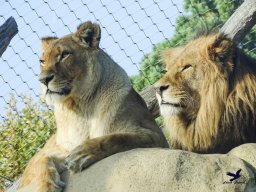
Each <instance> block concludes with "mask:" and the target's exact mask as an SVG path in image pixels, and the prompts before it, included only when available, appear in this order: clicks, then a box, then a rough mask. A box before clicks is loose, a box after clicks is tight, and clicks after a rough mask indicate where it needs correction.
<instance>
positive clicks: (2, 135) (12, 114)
mask: <svg viewBox="0 0 256 192" xmlns="http://www.w3.org/2000/svg"><path fill="white" fill-rule="evenodd" d="M242 2H243V1H242V0H235V1H234V0H211V1H208V0H183V1H181V0H130V1H127V0H51V1H49V0H48V1H47V0H37V1H28V0H0V25H2V24H3V23H4V22H5V21H6V20H7V19H8V18H9V17H10V16H12V17H14V18H15V20H16V22H17V24H18V29H19V32H18V34H17V35H16V36H15V37H14V38H13V39H12V41H11V43H10V45H9V46H8V48H7V50H6V51H5V52H4V54H3V55H2V57H1V58H0V140H1V143H0V149H1V151H0V190H1V189H2V190H3V189H5V188H6V187H8V186H10V185H12V183H13V181H14V180H15V179H17V178H18V177H19V176H20V174H21V173H22V171H23V170H24V167H25V166H26V163H27V161H28V159H30V158H31V157H32V155H33V154H34V153H35V152H37V151H38V150H39V149H40V147H41V146H42V145H43V144H44V143H45V141H46V140H47V139H48V138H49V136H50V135H51V134H52V133H53V132H54V129H55V122H54V119H53V116H52V112H51V110H50V109H49V108H48V107H47V106H46V105H45V103H44V101H42V100H41V99H40V90H39V82H38V73H39V57H40V54H41V50H40V39H41V38H42V37H44V36H57V37H61V36H63V35H66V34H69V33H72V32H74V31H75V30H76V27H77V26H78V25H79V24H80V23H82V22H84V21H87V20H91V21H93V22H97V23H99V24H100V26H101V28H102V39H101V42H100V47H101V48H102V49H104V50H105V51H106V52H107V53H108V54H109V55H110V56H111V57H112V58H113V59H114V60H115V61H116V62H117V63H118V64H119V65H120V66H122V67H123V68H124V69H125V71H126V72H127V73H128V75H129V76H130V77H131V82H132V84H133V86H134V87H135V89H136V90H137V91H141V90H143V89H144V88H145V87H147V86H148V85H151V84H153V83H154V82H155V81H156V80H158V79H159V78H160V77H161V75H162V72H163V69H162V66H161V61H160V59H159V52H160V51H161V50H162V49H164V48H166V47H175V46H179V45H181V44H183V43H184V42H186V41H188V40H189V39H191V38H192V37H193V36H194V35H195V33H196V31H197V30H198V29H199V28H200V29H204V30H212V29H215V28H219V27H221V26H222V25H223V24H224V23H225V21H226V20H227V19H228V18H229V17H230V15H231V14H232V13H233V12H234V11H235V10H236V9H237V7H239V5H241V3H242ZM255 45H256V28H255V27H254V28H253V29H252V30H251V31H250V33H249V34H248V35H247V36H246V37H245V39H244V40H243V42H242V43H240V45H239V46H240V47H241V48H242V49H244V50H245V52H246V53H247V54H249V55H251V56H252V57H254V58H256V48H255V47H256V46H255Z"/></svg>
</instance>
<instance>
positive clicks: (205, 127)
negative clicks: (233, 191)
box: [156, 33, 256, 153]
mask: <svg viewBox="0 0 256 192" xmlns="http://www.w3.org/2000/svg"><path fill="white" fill-rule="evenodd" d="M162 56H163V60H164V62H165V64H166V70H167V72H166V74H165V75H164V76H163V77H162V78H161V79H160V80H159V81H158V82H157V83H156V87H157V90H158V93H157V98H158V101H159V105H160V111H161V114H162V116H163V117H164V121H165V127H166V129H167V130H168V132H169V136H170V141H171V143H172V146H173V147H174V148H179V149H185V150H189V151H195V152H201V153H225V152H227V151H229V150H230V149H232V148H233V147H236V146H238V145H240V144H243V143H248V142H256V110H255V109H256V86H255V85H256V61H255V60H254V59H252V58H250V57H248V56H246V55H245V54H244V53H242V52H241V51H240V50H239V49H238V48H237V47H236V45H235V43H233V42H232V41H231V40H230V39H229V38H227V37H226V36H225V35H222V34H218V33H217V34H212V35H208V36H201V37H198V38H197V39H195V40H192V41H190V42H189V43H188V44H186V45H184V46H181V47H177V48H171V49H167V50H165V51H164V52H163V55H162Z"/></svg>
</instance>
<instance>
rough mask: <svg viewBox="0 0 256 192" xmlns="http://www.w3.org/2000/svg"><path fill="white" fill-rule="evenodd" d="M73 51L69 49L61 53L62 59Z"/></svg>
mask: <svg viewBox="0 0 256 192" xmlns="http://www.w3.org/2000/svg"><path fill="white" fill-rule="evenodd" d="M70 54H71V53H70V52H68V51H63V52H62V53H61V55H60V60H63V59H65V58H66V57H68V56H69V55H70Z"/></svg>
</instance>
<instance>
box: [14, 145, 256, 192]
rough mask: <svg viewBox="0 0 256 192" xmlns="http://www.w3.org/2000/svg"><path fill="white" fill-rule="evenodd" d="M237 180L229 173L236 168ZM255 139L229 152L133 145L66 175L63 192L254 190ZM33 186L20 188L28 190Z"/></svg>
mask: <svg viewBox="0 0 256 192" xmlns="http://www.w3.org/2000/svg"><path fill="white" fill-rule="evenodd" d="M239 169H241V172H240V175H241V177H239V178H238V179H237V180H235V181H233V182H232V183H231V182H230V181H229V180H230V179H231V178H232V177H230V176H228V175H227V172H231V173H236V171H238V170H239ZM255 178H256V144H245V145H241V146H239V147H237V148H235V149H233V150H232V151H230V152H229V153H228V154H211V155H200V154H196V153H191V152H186V151H180V150H169V149H156V148H154V149H134V150H131V151H127V152H123V153H118V154H115V155H113V156H110V157H108V158H106V159H104V160H102V161H100V162H98V163H96V164H94V165H92V166H91V167H89V168H88V169H86V170H85V171H83V172H81V173H77V174H74V175H71V176H70V179H69V182H68V184H67V187H66V189H65V192H176V191H179V192H183V191H184V192H186V191H189V192H201V191H202V192H207V191H213V192H216V191H221V192H225V191H227V192H242V191H248V192H255V191H256V179H255ZM33 187H34V185H33V184H32V185H31V186H28V187H27V188H26V189H22V190H19V192H31V191H34V190H33Z"/></svg>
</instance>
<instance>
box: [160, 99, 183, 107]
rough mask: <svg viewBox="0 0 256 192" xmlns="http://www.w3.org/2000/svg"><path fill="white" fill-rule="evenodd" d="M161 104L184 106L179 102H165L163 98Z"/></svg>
mask: <svg viewBox="0 0 256 192" xmlns="http://www.w3.org/2000/svg"><path fill="white" fill-rule="evenodd" d="M161 105H170V106H173V107H182V108H184V107H185V106H184V105H182V104H181V103H170V102H167V101H164V100H162V102H161Z"/></svg>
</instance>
